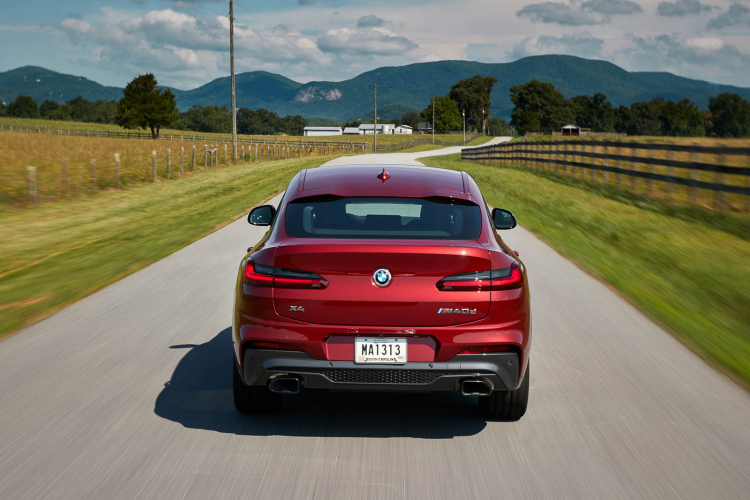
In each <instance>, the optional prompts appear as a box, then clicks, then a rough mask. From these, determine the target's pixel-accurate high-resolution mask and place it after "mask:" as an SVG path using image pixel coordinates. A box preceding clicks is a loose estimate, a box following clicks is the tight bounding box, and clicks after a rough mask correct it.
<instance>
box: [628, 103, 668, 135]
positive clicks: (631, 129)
mask: <svg viewBox="0 0 750 500" xmlns="http://www.w3.org/2000/svg"><path fill="white" fill-rule="evenodd" d="M664 104H665V101H664V99H662V98H656V99H651V100H650V101H648V102H635V103H633V104H632V105H631V106H630V122H629V125H628V135H662V127H661V120H659V116H660V115H661V108H662V107H663V106H664Z"/></svg>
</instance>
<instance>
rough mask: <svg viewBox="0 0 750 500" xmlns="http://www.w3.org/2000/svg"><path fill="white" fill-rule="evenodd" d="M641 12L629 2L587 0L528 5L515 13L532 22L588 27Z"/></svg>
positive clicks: (624, 0)
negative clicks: (613, 17)
mask: <svg viewBox="0 0 750 500" xmlns="http://www.w3.org/2000/svg"><path fill="white" fill-rule="evenodd" d="M640 12H643V8H641V6H640V5H639V4H637V3H635V2H631V1H630V0H588V1H586V2H583V3H579V2H575V1H571V3H562V2H543V3H534V4H529V5H526V6H525V7H523V8H522V9H521V10H519V11H518V12H516V15H517V16H518V17H528V18H529V19H530V20H531V21H532V22H535V23H536V22H540V23H556V24H561V25H563V26H590V25H596V24H607V23H609V22H610V21H611V20H612V19H611V17H610V16H616V15H630V14H637V13H640Z"/></svg>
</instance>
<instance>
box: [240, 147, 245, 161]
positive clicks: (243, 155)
mask: <svg viewBox="0 0 750 500" xmlns="http://www.w3.org/2000/svg"><path fill="white" fill-rule="evenodd" d="M240 158H242V159H241V160H240V161H241V162H242V163H245V145H244V144H243V145H242V156H241V157H240Z"/></svg>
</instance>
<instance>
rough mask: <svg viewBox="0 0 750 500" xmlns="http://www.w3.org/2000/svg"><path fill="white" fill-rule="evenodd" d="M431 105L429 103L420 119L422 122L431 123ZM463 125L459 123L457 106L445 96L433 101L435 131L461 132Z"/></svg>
mask: <svg viewBox="0 0 750 500" xmlns="http://www.w3.org/2000/svg"><path fill="white" fill-rule="evenodd" d="M432 104H433V103H430V105H429V106H427V107H426V108H425V109H424V111H422V114H421V117H422V120H423V121H426V122H429V123H432ZM462 127H463V123H462V121H461V112H460V111H459V110H458V104H456V101H454V100H453V99H451V97H450V95H448V94H446V95H443V96H440V97H438V98H436V99H435V130H461V128H462Z"/></svg>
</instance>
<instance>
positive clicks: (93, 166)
mask: <svg viewBox="0 0 750 500" xmlns="http://www.w3.org/2000/svg"><path fill="white" fill-rule="evenodd" d="M89 165H91V189H96V160H95V159H94V158H92V159H91V161H90V162H89Z"/></svg>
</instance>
